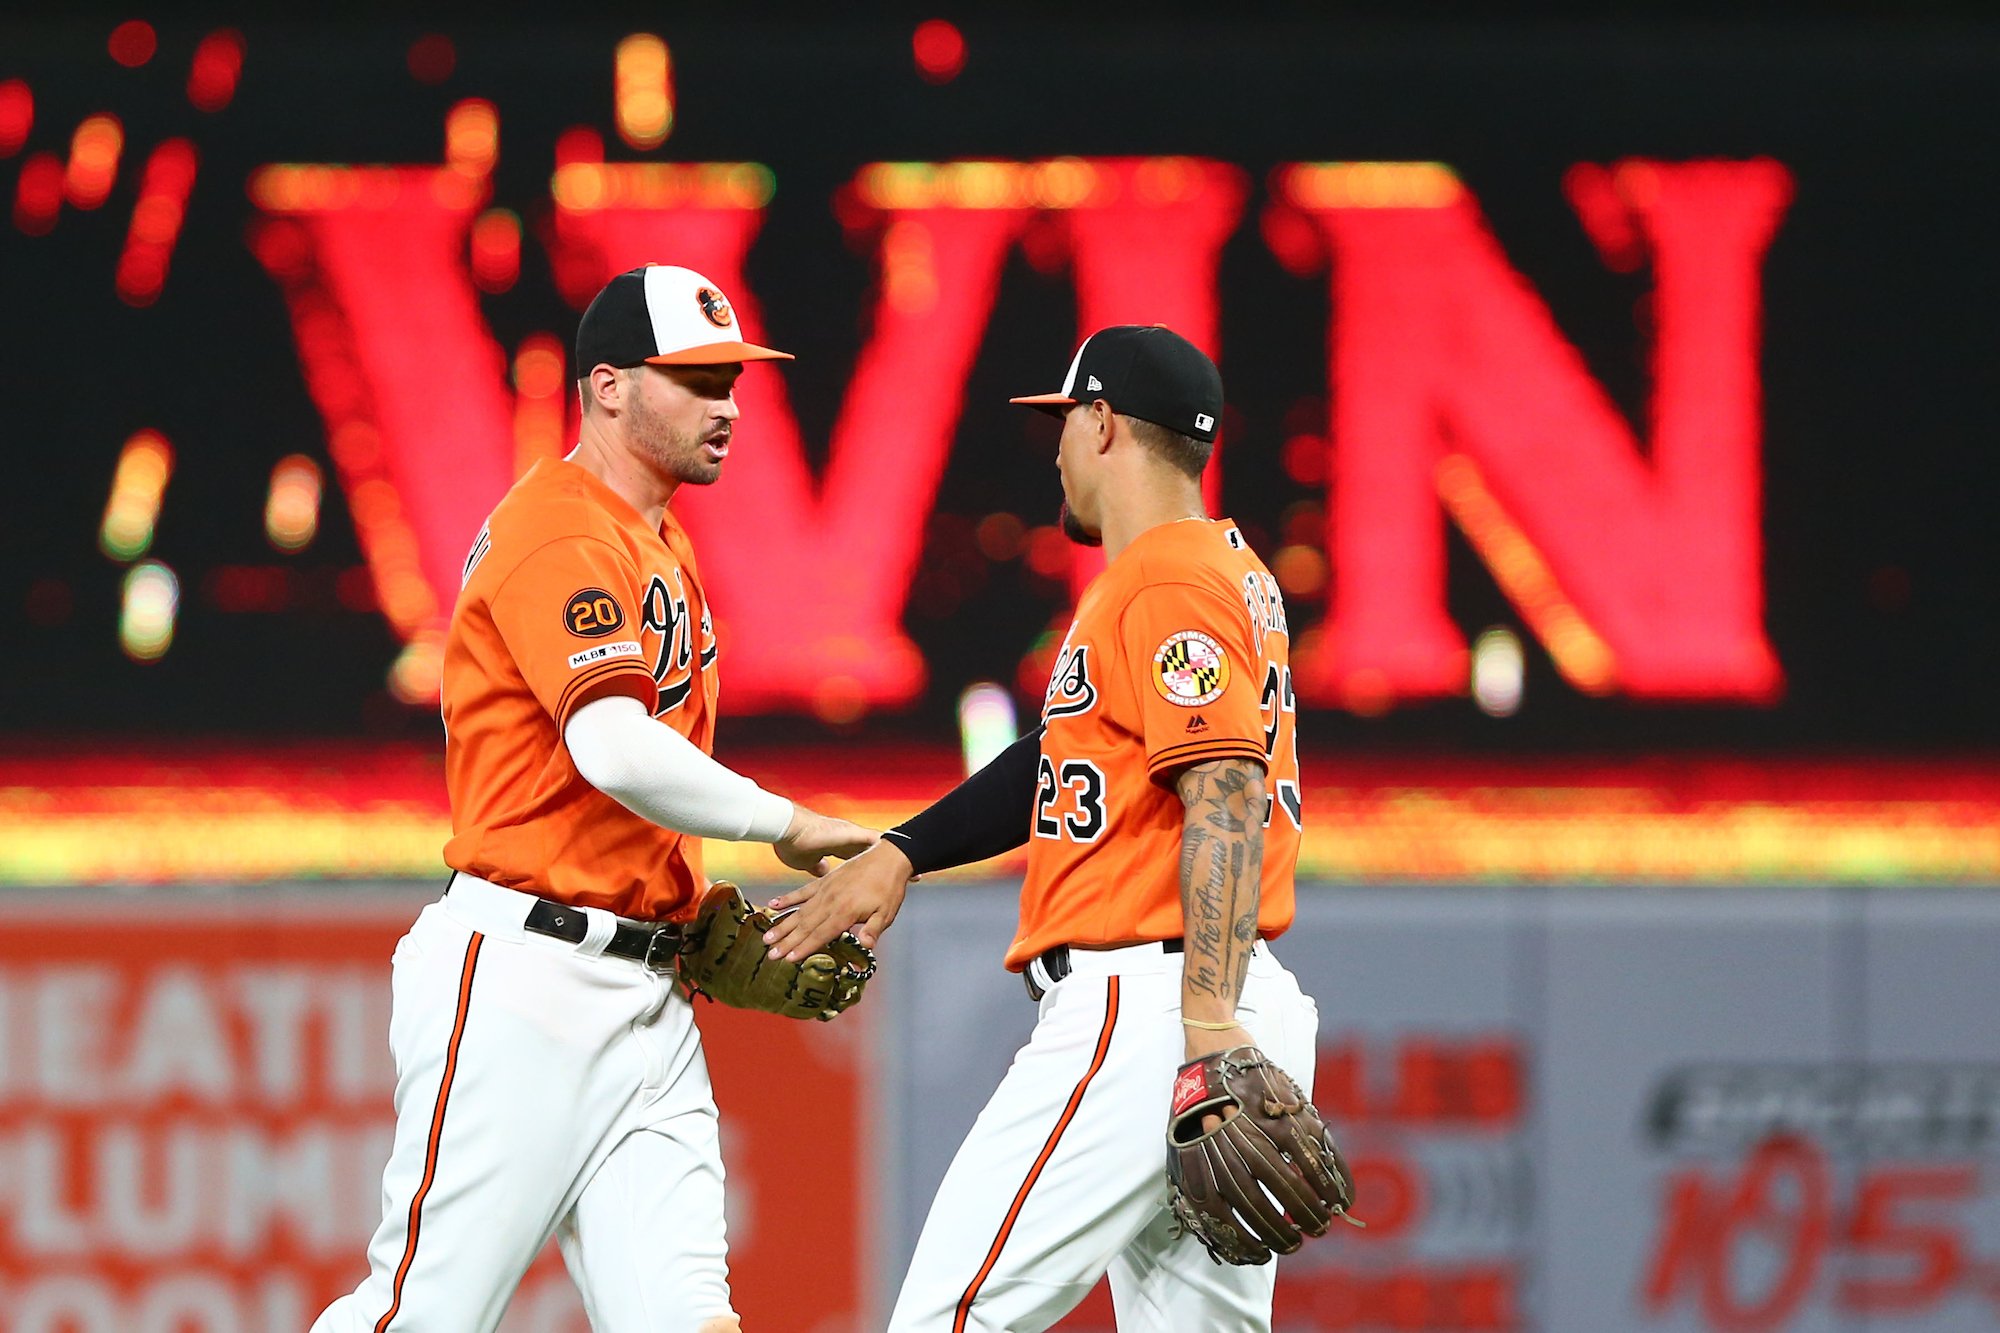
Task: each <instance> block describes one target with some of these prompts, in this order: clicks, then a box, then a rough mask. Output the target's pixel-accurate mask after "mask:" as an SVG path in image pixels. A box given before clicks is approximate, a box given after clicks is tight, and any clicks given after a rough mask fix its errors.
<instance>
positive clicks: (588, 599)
mask: <svg viewBox="0 0 2000 1333" xmlns="http://www.w3.org/2000/svg"><path fill="white" fill-rule="evenodd" d="M624 623H625V611H624V609H623V608H622V607H620V606H619V605H618V599H617V598H616V597H613V596H612V595H611V594H610V593H608V592H606V591H604V589H602V588H584V589H582V590H581V591H579V592H573V593H571V594H570V595H569V601H567V602H566V603H564V604H563V628H564V629H566V630H568V631H569V632H570V633H571V634H577V635H581V636H582V637H584V638H586V639H601V638H603V637H604V636H605V635H607V634H610V633H612V632H614V631H616V630H617V629H618V628H619V627H620V626H622V625H623V624H624Z"/></svg>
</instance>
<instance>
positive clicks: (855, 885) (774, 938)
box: [764, 841, 911, 962]
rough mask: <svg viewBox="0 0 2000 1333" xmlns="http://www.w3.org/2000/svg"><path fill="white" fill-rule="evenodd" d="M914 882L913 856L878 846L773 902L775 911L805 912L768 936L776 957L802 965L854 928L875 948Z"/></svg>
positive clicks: (893, 846) (887, 845)
mask: <svg viewBox="0 0 2000 1333" xmlns="http://www.w3.org/2000/svg"><path fill="white" fill-rule="evenodd" d="M910 879H911V866H910V858H909V857H907V856H905V855H903V850H902V848H900V847H898V846H896V844H895V843H893V842H886V841H885V842H878V843H876V844H875V845H874V846H873V847H870V848H869V849H868V850H867V851H865V852H863V853H862V854H861V855H859V856H857V857H855V858H854V859H853V860H852V861H849V862H848V863H847V864H846V865H844V866H841V867H839V868H838V869H836V870H834V871H833V872H832V873H831V874H829V875H827V877H826V878H824V879H822V880H820V881H818V882H817V883H814V884H804V885H801V886H800V887H798V888H796V889H793V890H792V891H791V892H790V893H788V894H786V895H784V896H783V897H782V898H776V899H773V900H772V902H771V909H772V910H773V911H783V910H784V909H786V908H788V907H796V908H798V909H799V910H798V911H796V912H793V913H792V914H791V915H789V916H787V917H786V918H785V919H784V920H782V921H780V922H778V924H777V925H776V926H775V927H773V928H772V929H771V930H768V931H766V932H764V942H765V943H766V944H768V945H770V946H771V957H773V958H787V959H790V960H792V961H793V962H797V961H798V960H799V959H801V958H804V957H805V956H806V955H807V954H810V953H812V952H813V951H814V950H816V949H818V948H819V947H820V946H822V945H824V944H825V943H826V942H827V941H828V940H830V939H832V938H833V937H834V936H835V935H838V934H839V933H840V932H841V931H843V930H850V929H851V930H852V931H853V932H854V936H855V938H856V939H858V940H860V941H861V942H862V943H863V944H865V945H867V946H868V947H869V948H871V949H872V948H874V947H875V944H876V942H877V941H878V940H880V939H881V938H882V932H883V931H885V930H887V929H888V928H889V923H890V922H892V921H894V920H895V919H896V913H897V911H898V910H900V909H901V908H902V906H903V893H904V890H906V889H907V888H908V887H909V883H910Z"/></svg>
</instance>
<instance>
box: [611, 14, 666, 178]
mask: <svg viewBox="0 0 2000 1333" xmlns="http://www.w3.org/2000/svg"><path fill="white" fill-rule="evenodd" d="M613 92H614V97H615V103H616V118H617V123H618V137H619V138H621V139H623V140H624V141H625V142H626V143H627V144H630V145H631V146H632V147H634V148H637V149H640V150H642V151H643V150H646V149H651V148H658V147H659V146H660V145H661V144H663V143H665V142H666V139H667V136H668V135H669V134H671V133H672V132H673V128H674V71H673V58H672V56H671V55H670V54H669V52H668V50H667V44H666V43H665V42H664V41H662V40H660V38H658V37H656V36H654V35H653V34H652V33H650V32H635V33H633V34H632V35H631V36H629V37H627V38H625V39H624V40H623V41H621V42H619V43H618V53H617V57H616V61H615V68H614V74H613Z"/></svg>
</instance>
